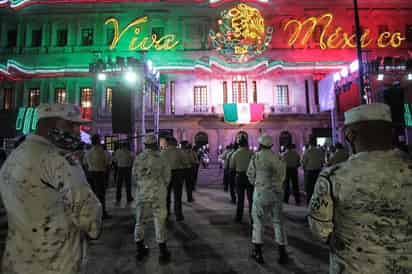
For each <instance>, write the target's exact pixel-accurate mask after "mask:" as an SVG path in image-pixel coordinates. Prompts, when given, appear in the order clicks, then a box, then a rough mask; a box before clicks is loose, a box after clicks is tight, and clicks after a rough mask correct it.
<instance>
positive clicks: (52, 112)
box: [36, 104, 90, 124]
mask: <svg viewBox="0 0 412 274" xmlns="http://www.w3.org/2000/svg"><path fill="white" fill-rule="evenodd" d="M36 110H37V117H38V119H39V120H40V119H43V118H60V119H63V120H66V121H70V122H73V123H79V124H84V123H89V122H90V121H89V120H86V119H82V118H81V113H80V107H78V106H76V105H73V104H41V105H39V106H38V107H37V108H36Z"/></svg>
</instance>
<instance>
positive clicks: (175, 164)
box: [161, 137, 185, 222]
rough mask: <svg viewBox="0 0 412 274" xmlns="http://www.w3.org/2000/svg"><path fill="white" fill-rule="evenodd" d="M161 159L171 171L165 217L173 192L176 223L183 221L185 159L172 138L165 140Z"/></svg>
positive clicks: (168, 213) (168, 212)
mask: <svg viewBox="0 0 412 274" xmlns="http://www.w3.org/2000/svg"><path fill="white" fill-rule="evenodd" d="M161 155H162V157H163V159H165V161H166V162H167V163H168V164H169V166H170V169H171V177H170V183H169V186H168V190H167V199H166V200H167V215H168V216H169V215H170V204H171V195H172V191H173V202H174V213H175V215H176V221H178V222H179V221H183V220H184V217H183V211H182V191H183V167H184V164H185V159H184V156H183V154H182V151H181V150H180V149H178V148H177V140H176V139H175V138H174V137H168V138H167V148H166V149H165V150H162V152H161Z"/></svg>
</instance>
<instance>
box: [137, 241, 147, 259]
mask: <svg viewBox="0 0 412 274" xmlns="http://www.w3.org/2000/svg"><path fill="white" fill-rule="evenodd" d="M147 255H149V248H148V247H147V246H146V245H145V244H144V241H143V240H141V241H139V242H136V259H137V260H138V261H141V260H143V259H144V258H145V257H146V256H147Z"/></svg>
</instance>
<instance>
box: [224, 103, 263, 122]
mask: <svg viewBox="0 0 412 274" xmlns="http://www.w3.org/2000/svg"><path fill="white" fill-rule="evenodd" d="M263 110H264V105H263V104H224V105H223V113H224V117H225V122H228V123H235V124H248V123H253V122H259V121H261V120H263Z"/></svg>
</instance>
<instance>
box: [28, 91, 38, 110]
mask: <svg viewBox="0 0 412 274" xmlns="http://www.w3.org/2000/svg"><path fill="white" fill-rule="evenodd" d="M38 105H40V89H38V88H31V89H30V90H29V107H37V106H38Z"/></svg>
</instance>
